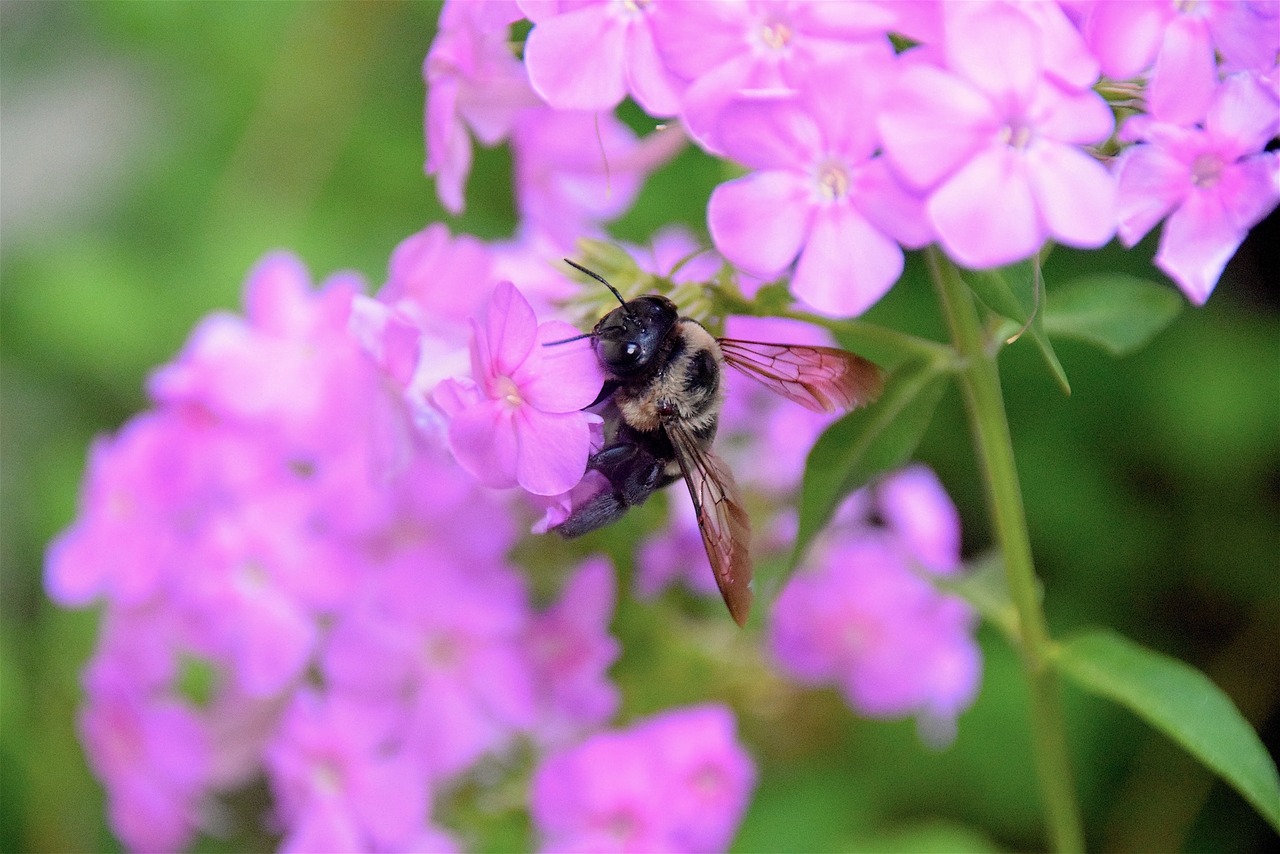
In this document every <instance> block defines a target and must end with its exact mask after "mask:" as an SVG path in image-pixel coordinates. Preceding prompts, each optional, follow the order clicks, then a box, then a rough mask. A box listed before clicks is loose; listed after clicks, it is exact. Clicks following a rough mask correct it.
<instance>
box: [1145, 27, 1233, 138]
mask: <svg viewBox="0 0 1280 854" xmlns="http://www.w3.org/2000/svg"><path fill="white" fill-rule="evenodd" d="M1217 82H1218V73H1217V67H1216V65H1215V60H1214V55H1213V45H1212V44H1210V42H1209V28H1208V25H1207V24H1206V23H1205V21H1204V20H1203V19H1201V18H1197V17H1195V16H1193V15H1178V16H1177V17H1175V18H1174V20H1173V22H1172V23H1171V24H1169V26H1168V27H1166V28H1165V31H1164V42H1163V43H1162V44H1161V46H1160V54H1159V56H1157V57H1156V64H1155V67H1154V68H1153V69H1152V70H1151V81H1150V83H1148V85H1147V101H1148V104H1149V105H1150V108H1151V109H1150V112H1151V115H1153V116H1155V117H1156V118H1158V119H1159V120H1160V121H1164V122H1169V123H1170V124H1175V125H1192V124H1195V123H1196V122H1199V121H1200V120H1202V119H1203V118H1204V114H1205V112H1206V111H1207V110H1208V109H1209V103H1210V101H1212V99H1213V91H1214V89H1215V88H1216V86H1217Z"/></svg>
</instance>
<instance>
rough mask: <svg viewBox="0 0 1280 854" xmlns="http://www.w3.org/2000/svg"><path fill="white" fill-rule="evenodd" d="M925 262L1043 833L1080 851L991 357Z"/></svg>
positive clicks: (954, 292)
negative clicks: (971, 462) (1019, 681)
mask: <svg viewBox="0 0 1280 854" xmlns="http://www.w3.org/2000/svg"><path fill="white" fill-rule="evenodd" d="M926 259H927V262H928V266H929V272H930V275H931V276H932V278H933V281H934V285H935V286H936V288H937V291H938V298H939V301H940V302H941V305H942V310H943V314H944V315H946V319H947V325H948V327H949V329H950V331H951V339H952V342H953V344H954V345H955V348H956V350H957V351H958V352H959V354H960V356H961V358H962V359H964V360H965V367H964V369H963V370H961V371H960V372H959V373H958V374H957V379H958V381H959V383H960V388H961V391H962V392H963V395H964V401H965V409H966V410H967V412H968V417H969V426H970V430H971V431H972V432H973V437H974V444H975V446H976V450H977V454H978V464H979V466H980V468H981V469H982V472H983V477H984V480H985V486H986V493H987V503H988V510H989V512H990V514H991V520H992V524H993V527H994V530H995V536H996V541H997V544H998V546H999V548H1000V553H1001V556H1002V558H1003V562H1004V570H1005V579H1006V582H1007V583H1008V586H1009V593H1010V596H1011V597H1012V599H1013V603H1014V606H1015V607H1016V608H1017V612H1018V635H1017V637H1018V646H1019V647H1020V652H1021V653H1022V661H1023V666H1024V668H1025V671H1026V674H1027V680H1028V682H1029V687H1030V698H1031V737H1032V746H1033V750H1034V756H1035V767H1036V778H1037V782H1038V784H1039V788H1040V797H1041V800H1042V801H1043V806H1044V809H1045V812H1046V818H1047V822H1048V825H1049V832H1050V834H1051V837H1052V841H1053V846H1054V848H1055V849H1056V850H1058V851H1063V852H1075V851H1081V850H1083V848H1084V838H1083V835H1082V831H1081V826H1080V810H1079V807H1078V806H1077V804H1076V797H1075V786H1074V784H1073V782H1072V776H1071V764H1070V758H1069V756H1068V751H1067V738H1066V726H1065V721H1064V718H1063V713H1062V691H1061V686H1060V685H1059V681H1058V676H1057V673H1056V672H1055V671H1054V669H1053V667H1052V666H1051V664H1050V657H1051V653H1052V644H1053V641H1052V639H1051V638H1050V637H1049V630H1048V627H1047V625H1046V623H1045V617H1044V611H1043V610H1042V609H1041V606H1040V594H1039V585H1038V583H1037V581H1036V576H1035V566H1034V565H1033V563H1032V558H1031V541H1030V537H1029V536H1028V533H1027V520H1026V513H1025V511H1024V510H1023V506H1022V491H1021V487H1020V486H1019V484H1018V472H1017V468H1016V467H1015V464H1014V459H1013V444H1012V440H1011V438H1010V435H1009V421H1008V418H1007V416H1006V414H1005V409H1004V398H1003V395H1002V393H1001V390H1000V373H999V370H998V369H997V367H996V358H995V352H994V350H993V349H989V348H988V347H987V341H986V336H985V335H984V333H983V328H982V322H981V319H980V318H979V316H978V311H977V307H976V306H975V304H974V300H973V296H972V295H971V294H970V293H969V290H968V288H967V287H966V286H965V284H964V282H963V280H961V278H960V273H959V271H958V270H957V269H956V268H955V266H954V265H953V264H952V263H951V262H950V261H949V260H948V259H947V258H946V257H945V256H943V255H942V253H941V252H939V251H938V250H937V249H934V248H930V249H929V250H927V251H926Z"/></svg>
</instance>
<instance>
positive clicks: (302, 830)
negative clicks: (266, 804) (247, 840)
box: [266, 689, 430, 852]
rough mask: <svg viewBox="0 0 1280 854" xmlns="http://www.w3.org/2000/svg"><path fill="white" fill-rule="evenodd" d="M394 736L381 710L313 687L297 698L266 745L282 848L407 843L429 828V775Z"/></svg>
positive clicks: (377, 846)
mask: <svg viewBox="0 0 1280 854" xmlns="http://www.w3.org/2000/svg"><path fill="white" fill-rule="evenodd" d="M388 735H389V733H388V731H387V723H386V719H385V716H382V715H380V714H378V713H377V712H374V713H372V714H371V713H370V712H369V711H368V710H366V709H363V708H361V707H359V706H357V705H355V704H353V703H349V702H345V701H344V700H342V699H340V698H334V697H331V696H324V695H322V694H320V693H319V692H317V691H315V690H313V689H307V690H302V691H300V692H298V693H297V694H296V695H295V696H294V697H293V700H292V702H291V703H290V705H289V707H288V708H287V709H286V710H285V712H284V715H283V718H282V720H281V722H280V725H279V729H278V730H277V732H276V734H275V737H274V738H273V739H272V742H271V743H270V744H269V745H268V746H267V748H266V768H267V772H268V778H269V780H270V782H271V786H272V790H273V791H274V793H275V796H276V809H277V813H278V817H279V818H280V820H281V822H282V824H283V825H284V827H285V834H284V840H283V841H282V843H281V850H283V851H296V852H313V851H358V850H371V849H378V850H386V849H393V848H401V847H403V846H406V845H407V844H409V843H410V842H411V841H412V840H414V839H415V838H417V837H418V836H420V835H421V834H423V833H424V832H425V831H426V830H427V827H426V825H425V822H426V820H427V816H428V813H429V810H430V780H429V778H428V776H427V774H426V772H425V770H424V769H423V768H422V767H421V766H420V765H418V764H417V763H415V762H414V761H413V760H412V759H411V758H410V756H409V754H407V753H406V752H405V751H403V750H398V751H389V750H388V749H387V748H386V744H387V742H388Z"/></svg>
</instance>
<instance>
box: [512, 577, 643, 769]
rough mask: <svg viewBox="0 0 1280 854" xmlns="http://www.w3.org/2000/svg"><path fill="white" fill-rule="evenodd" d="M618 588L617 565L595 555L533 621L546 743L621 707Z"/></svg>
mask: <svg viewBox="0 0 1280 854" xmlns="http://www.w3.org/2000/svg"><path fill="white" fill-rule="evenodd" d="M615 587H616V584H615V581H614V573H613V567H612V566H610V565H609V562H608V561H607V560H605V559H603V558H592V559H591V560H588V561H587V562H585V563H584V564H583V565H582V566H581V567H580V568H579V569H578V570H577V571H576V572H575V573H574V574H573V575H572V576H570V578H569V580H568V581H567V582H566V583H565V586H564V590H563V592H562V593H561V595H560V599H559V601H558V602H556V603H555V604H554V605H553V606H552V607H551V608H549V609H548V610H546V611H544V612H542V613H540V614H538V615H537V616H536V617H534V619H533V621H532V623H531V624H530V626H529V634H528V641H527V643H528V647H529V650H530V657H531V659H532V666H533V668H534V678H535V686H536V690H537V696H538V722H537V724H536V726H535V735H536V737H537V738H538V740H539V741H540V742H542V743H543V744H549V745H554V744H562V743H564V742H566V741H568V740H569V739H571V738H573V737H575V736H579V735H582V734H584V733H586V732H587V731H589V730H591V729H594V728H596V727H599V726H601V725H602V724H604V723H606V722H607V721H608V720H609V719H610V718H612V717H613V715H614V713H615V712H617V709H618V703H619V701H620V697H619V693H618V688H617V686H615V685H614V684H613V683H612V682H610V681H609V676H608V671H609V667H610V666H611V665H612V664H613V663H614V662H615V661H617V659H618V656H619V655H620V654H621V652H622V648H621V646H620V645H619V643H618V641H617V640H616V639H615V638H613V637H612V636H611V635H610V634H609V620H610V619H611V618H612V617H613V608H614V603H615V601H616V598H617V596H616V590H615Z"/></svg>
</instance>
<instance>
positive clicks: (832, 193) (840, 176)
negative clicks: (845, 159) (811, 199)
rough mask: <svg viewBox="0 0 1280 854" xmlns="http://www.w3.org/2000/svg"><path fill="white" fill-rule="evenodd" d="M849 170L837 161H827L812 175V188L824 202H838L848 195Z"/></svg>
mask: <svg viewBox="0 0 1280 854" xmlns="http://www.w3.org/2000/svg"><path fill="white" fill-rule="evenodd" d="M849 184H850V178H849V169H848V167H846V166H845V164H844V163H842V162H840V161H839V160H828V161H826V162H825V163H823V164H822V165H821V166H819V167H818V170H817V173H816V174H815V175H814V188H815V189H816V190H817V194H818V198H819V199H821V200H822V201H824V202H838V201H840V200H842V199H844V198H845V197H847V196H848V195H849Z"/></svg>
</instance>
